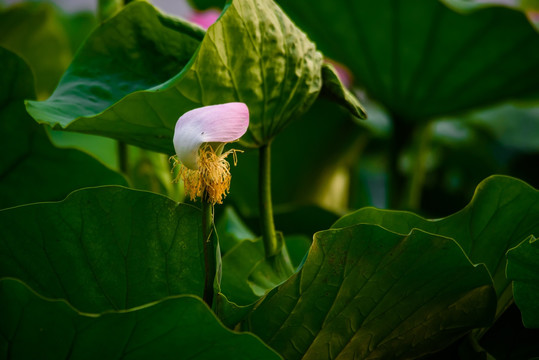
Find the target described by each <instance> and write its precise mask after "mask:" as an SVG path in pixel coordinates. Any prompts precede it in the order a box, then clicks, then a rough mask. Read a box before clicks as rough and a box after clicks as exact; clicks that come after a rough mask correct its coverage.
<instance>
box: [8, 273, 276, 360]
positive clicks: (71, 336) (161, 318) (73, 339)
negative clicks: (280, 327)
mask: <svg viewBox="0 0 539 360" xmlns="http://www.w3.org/2000/svg"><path fill="white" fill-rule="evenodd" d="M0 317H1V318H2V321H1V322H0V332H1V333H2V334H3V336H2V337H1V338H0V349H1V352H2V358H6V359H42V358H44V356H45V357H46V358H47V359H66V358H69V359H120V358H121V359H152V358H155V359H216V358H230V359H232V358H233V359H246V360H247V359H254V358H256V359H279V358H280V357H279V355H277V354H276V353H275V352H274V351H273V350H271V349H270V348H268V347H267V346H266V345H265V344H264V343H262V342H261V341H260V340H259V339H257V338H256V337H255V336H253V335H252V334H247V333H243V334H241V333H236V332H232V331H230V330H228V329H226V328H225V327H224V326H223V325H222V324H220V323H219V321H218V320H217V319H216V318H215V316H214V315H213V314H212V312H211V311H210V310H209V309H208V307H207V306H206V305H205V304H204V303H203V302H202V300H200V299H199V298H197V297H194V296H189V295H183V296H177V297H171V298H168V299H165V300H163V301H160V302H157V303H153V304H149V305H147V306H144V307H141V308H137V309H131V310H127V311H118V312H108V313H104V314H84V313H79V312H77V311H76V310H75V309H73V308H72V307H70V306H69V305H68V304H67V303H65V302H63V301H51V300H48V299H45V298H42V297H40V296H38V295H36V294H35V293H34V292H32V291H31V290H30V289H29V288H27V287H26V286H25V285H23V284H22V283H20V282H19V281H16V280H12V279H4V280H1V281H0Z"/></svg>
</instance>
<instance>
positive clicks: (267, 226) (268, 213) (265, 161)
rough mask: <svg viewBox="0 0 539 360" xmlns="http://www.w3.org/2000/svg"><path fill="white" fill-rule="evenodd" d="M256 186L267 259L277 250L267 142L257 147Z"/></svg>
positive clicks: (269, 150)
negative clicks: (257, 167) (257, 168)
mask: <svg viewBox="0 0 539 360" xmlns="http://www.w3.org/2000/svg"><path fill="white" fill-rule="evenodd" d="M258 188H259V194H258V196H259V198H258V200H259V209H260V228H261V231H262V240H263V242H264V251H265V254H266V259H269V258H271V257H273V256H275V255H277V252H278V244H277V235H276V232H275V224H274V221H273V205H272V202H271V143H267V144H266V145H263V146H262V147H260V149H259V171H258Z"/></svg>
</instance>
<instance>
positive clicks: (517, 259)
mask: <svg viewBox="0 0 539 360" xmlns="http://www.w3.org/2000/svg"><path fill="white" fill-rule="evenodd" d="M507 278H508V279H509V280H513V296H514V297H515V303H516V304H517V306H518V308H519V309H520V311H521V312H522V322H523V323H524V325H525V326H526V327H529V328H539V241H537V239H536V238H535V236H533V235H532V236H530V237H529V238H528V239H526V240H525V241H523V242H522V243H521V244H519V245H518V246H517V247H515V248H514V249H511V250H509V251H508V252H507Z"/></svg>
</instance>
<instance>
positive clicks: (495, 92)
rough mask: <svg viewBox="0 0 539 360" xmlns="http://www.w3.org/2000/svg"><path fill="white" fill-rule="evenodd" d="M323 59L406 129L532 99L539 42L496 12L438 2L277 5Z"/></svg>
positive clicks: (523, 22) (538, 90)
mask: <svg viewBox="0 0 539 360" xmlns="http://www.w3.org/2000/svg"><path fill="white" fill-rule="evenodd" d="M279 3H280V4H281V6H282V7H283V10H284V11H285V12H286V13H287V14H288V15H289V16H290V17H291V18H292V19H293V20H294V21H296V22H297V24H298V26H300V27H301V28H302V29H303V30H304V31H306V32H307V34H308V35H309V36H310V37H311V38H312V39H313V41H315V42H316V44H317V46H318V47H319V48H320V49H321V50H322V51H323V52H324V54H325V55H327V56H329V57H330V58H333V59H335V60H337V61H340V62H342V63H343V64H345V65H347V66H348V67H349V68H350V69H351V70H352V72H353V73H354V76H355V78H356V80H357V83H358V84H359V85H360V86H363V87H365V88H366V90H367V91H368V92H369V94H370V95H371V96H372V97H373V98H375V99H377V100H378V101H380V102H381V103H383V104H384V105H385V106H386V107H387V108H388V110H389V111H390V113H392V114H393V115H394V116H395V117H396V118H399V119H400V120H404V121H408V122H420V121H426V120H428V119H430V118H432V117H437V116H440V115H445V114H449V113H455V112H461V111H465V110H468V109H471V108H476V107H479V106H486V105H488V104H491V103H494V102H498V101H501V100H504V99H508V98H520V97H531V96H533V97H535V98H536V97H537V96H538V95H539V87H538V86H537V84H538V83H539V71H536V69H537V68H539V51H537V48H538V47H539V36H538V34H537V32H536V31H535V30H534V29H533V28H532V26H531V25H530V24H529V22H528V21H527V19H526V17H525V16H524V14H522V13H519V12H516V11H513V10H511V9H507V8H503V7H489V8H483V9H478V10H476V11H474V12H471V13H468V14H461V13H458V12H456V11H453V10H451V9H450V8H448V7H447V6H446V5H444V4H442V3H441V2H440V1H424V0H381V1H368V0H358V1H353V2H349V1H346V0H338V1H309V0H296V1H284V0H283V1H279Z"/></svg>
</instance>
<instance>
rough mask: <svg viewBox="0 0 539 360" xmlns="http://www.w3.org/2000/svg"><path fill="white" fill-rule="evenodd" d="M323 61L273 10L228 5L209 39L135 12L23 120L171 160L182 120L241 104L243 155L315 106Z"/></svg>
mask: <svg viewBox="0 0 539 360" xmlns="http://www.w3.org/2000/svg"><path fill="white" fill-rule="evenodd" d="M321 65H322V56H321V54H320V53H319V52H317V51H316V49H315V47H314V44H313V43H312V42H310V41H309V40H308V39H307V37H306V36H305V35H304V34H303V33H302V32H301V31H300V30H299V29H298V28H296V27H295V25H294V24H293V23H292V22H291V21H290V20H289V19H288V18H287V17H286V15H284V14H283V13H282V11H281V10H280V8H279V7H277V5H275V3H274V2H273V1H270V0H256V1H253V0H233V1H232V2H231V3H230V4H229V6H227V8H226V10H225V11H224V13H223V14H222V15H221V17H220V19H219V20H218V21H217V22H216V23H215V24H214V25H212V26H211V27H210V28H209V29H208V31H207V33H206V34H205V35H204V32H203V31H202V30H201V29H200V28H198V27H196V26H193V25H191V24H188V23H184V22H181V21H179V20H177V19H172V18H170V17H167V16H165V15H162V14H160V13H159V12H157V11H156V10H155V9H154V8H153V7H152V6H151V5H149V4H148V3H146V2H133V3H132V4H129V5H128V6H126V7H125V8H124V9H123V10H122V11H121V12H120V13H119V14H118V15H117V16H114V17H113V18H111V19H110V20H109V21H106V22H105V23H104V24H103V25H102V26H100V27H99V28H98V29H97V30H96V31H94V32H93V33H92V35H91V36H90V37H89V39H88V40H87V41H86V43H85V44H84V45H83V47H82V48H81V50H80V51H79V52H78V54H77V56H76V57H75V59H74V61H73V63H72V64H71V65H70V67H69V68H68V70H67V72H66V73H65V74H64V77H63V78H62V80H61V82H60V84H59V86H58V88H57V89H56V90H55V92H54V93H53V95H52V96H51V97H50V98H49V99H48V100H47V101H44V102H28V103H27V109H28V112H29V113H30V114H31V115H32V116H33V117H34V118H35V119H36V120H38V121H39V122H44V123H47V124H50V125H52V126H54V127H56V128H65V129H68V130H73V131H79V132H86V133H96V134H101V135H105V136H110V137H114V138H117V139H120V140H123V141H126V142H129V143H132V144H135V145H138V146H142V147H146V148H149V149H152V150H156V151H161V152H166V153H173V149H172V141H171V139H172V133H173V129H174V125H175V123H176V121H177V119H178V117H179V116H180V115H181V114H183V113H185V112H186V111H188V110H191V109H193V108H196V107H200V106H203V105H211V104H216V103H225V102H231V101H241V102H245V103H246V104H247V105H248V107H249V111H250V128H249V131H248V132H247V134H246V135H245V136H244V137H243V141H244V143H246V144H248V145H251V146H252V145H261V144H265V143H266V142H267V141H269V140H270V139H271V138H272V137H273V136H274V135H275V134H276V133H277V132H278V131H280V130H281V129H282V128H283V127H285V126H286V125H287V124H288V122H290V121H291V120H293V119H295V118H297V117H299V116H300V115H301V114H302V113H303V112H304V111H305V110H306V109H308V108H309V106H310V105H311V104H312V102H313V101H314V100H315V98H316V96H317V95H318V92H319V90H320V88H321V85H322V80H321Z"/></svg>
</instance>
